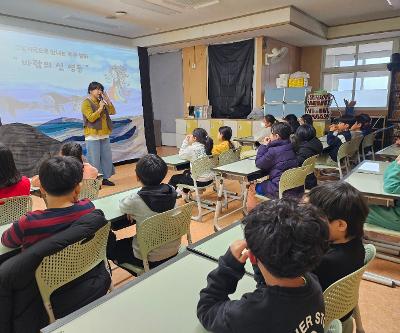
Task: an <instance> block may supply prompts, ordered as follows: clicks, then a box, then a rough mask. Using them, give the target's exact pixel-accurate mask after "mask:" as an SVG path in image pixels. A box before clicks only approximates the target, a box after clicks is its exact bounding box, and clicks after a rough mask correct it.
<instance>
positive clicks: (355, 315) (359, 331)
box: [353, 304, 365, 333]
mask: <svg viewBox="0 0 400 333" xmlns="http://www.w3.org/2000/svg"><path fill="white" fill-rule="evenodd" d="M353 318H354V320H355V322H356V333H365V331H364V327H363V325H362V321H361V314H360V307H359V306H358V304H357V306H356V307H355V309H354V310H353Z"/></svg>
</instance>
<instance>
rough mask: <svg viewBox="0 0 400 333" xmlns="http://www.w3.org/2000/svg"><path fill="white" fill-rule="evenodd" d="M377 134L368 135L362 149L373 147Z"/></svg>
mask: <svg viewBox="0 0 400 333" xmlns="http://www.w3.org/2000/svg"><path fill="white" fill-rule="evenodd" d="M375 137H376V132H374V133H370V134H367V135H366V136H364V140H363V141H362V149H365V148H369V147H372V146H373V145H374V142H375Z"/></svg>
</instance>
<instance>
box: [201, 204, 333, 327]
mask: <svg viewBox="0 0 400 333" xmlns="http://www.w3.org/2000/svg"><path fill="white" fill-rule="evenodd" d="M243 224H245V230H244V235H245V240H238V241H236V242H234V243H232V245H231V246H230V248H229V249H228V251H227V252H226V254H225V255H224V256H222V257H220V259H219V262H218V267H217V268H216V269H215V270H213V271H212V272H211V273H210V274H209V275H208V277H207V287H206V288H205V289H203V290H201V291H200V301H199V303H198V305H197V316H198V318H199V320H200V322H201V323H202V325H203V326H204V327H205V328H206V329H207V330H209V331H212V332H246V333H252V332H268V333H278V332H279V333H282V332H303V333H312V332H314V333H322V332H324V301H323V296H322V291H321V287H320V285H319V283H318V281H317V279H316V278H315V276H313V275H312V274H310V273H309V272H310V271H312V270H313V269H314V268H315V267H316V265H318V263H319V261H320V259H321V257H322V255H323V254H324V252H325V250H326V247H327V241H328V234H329V230H328V225H327V223H326V221H325V220H324V218H323V217H322V216H321V215H320V214H319V212H318V211H317V210H316V209H315V208H314V207H312V206H311V205H301V207H300V205H299V204H297V203H296V202H294V201H292V200H289V199H281V200H271V201H267V202H263V203H261V204H260V205H258V206H257V207H256V208H255V209H253V210H252V211H251V212H250V213H249V215H247V216H246V217H245V218H244V219H243ZM248 258H249V259H250V261H251V262H252V263H253V265H257V266H258V268H259V271H261V274H257V275H255V279H256V281H257V286H256V290H254V291H253V292H249V293H246V294H244V295H243V296H242V298H241V299H240V300H237V301H232V300H230V299H229V294H232V293H233V292H234V291H235V290H236V287H237V284H238V282H239V280H240V279H241V278H242V277H243V275H244V274H245V269H244V265H245V262H246V260H247V259H248Z"/></svg>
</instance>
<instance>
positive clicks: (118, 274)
mask: <svg viewBox="0 0 400 333" xmlns="http://www.w3.org/2000/svg"><path fill="white" fill-rule="evenodd" d="M176 152H177V150H176V148H175V147H161V148H159V149H158V153H159V154H160V155H161V156H167V155H172V154H176ZM172 174H174V172H173V171H168V174H167V177H166V182H167V181H168V180H169V178H170V177H171V175H172ZM111 180H112V181H114V182H115V184H116V186H114V187H108V186H105V187H103V188H102V189H101V190H100V196H105V195H109V194H112V193H116V192H120V191H124V190H127V189H129V188H132V187H135V186H138V185H139V184H138V182H137V180H136V176H135V164H134V163H132V164H124V165H119V166H117V167H116V174H115V175H114V176H113V177H112V178H111ZM227 186H228V188H229V189H232V190H233V191H239V186H238V184H237V182H233V181H231V182H229V181H228V182H227ZM209 198H214V199H215V198H216V195H215V194H210V195H209ZM179 203H180V202H179ZM116 204H118V203H116ZM238 206H239V203H230V206H229V208H230V209H231V208H236V207H238ZM44 207H45V206H44V202H43V200H42V199H40V198H37V197H34V205H33V208H34V209H43V208H44ZM213 217H214V214H213V213H210V214H208V215H206V216H204V217H203V222H196V221H192V223H191V226H190V230H191V235H192V240H193V242H196V241H199V240H200V239H202V238H204V237H206V236H208V235H210V234H212V233H213V232H214V230H213ZM241 217H242V214H241V213H240V212H239V213H236V214H233V215H231V216H230V217H228V218H226V219H225V221H223V222H222V223H221V224H222V225H223V224H226V225H229V224H230V223H232V222H233V221H236V220H239V219H240V218H241ZM134 233H135V228H134V227H131V228H127V229H124V230H121V231H119V232H118V237H120V238H124V237H128V236H131V235H133V234H134ZM368 271H370V272H374V273H377V274H381V275H385V276H388V277H391V278H394V279H397V280H400V265H399V264H395V263H392V262H388V261H384V260H380V259H375V260H374V261H373V262H372V263H371V264H370V266H369V268H368ZM112 279H113V283H114V286H115V287H116V288H118V287H120V286H122V285H123V284H125V283H126V282H128V281H130V280H131V279H132V276H131V275H130V274H129V273H127V272H126V271H124V270H123V269H121V268H118V267H115V268H114V269H113V277H112ZM204 283H206V282H205V281H204ZM359 305H360V311H361V316H362V321H363V325H364V328H365V332H367V333H378V332H379V333H382V332H385V333H397V332H399V325H400V287H397V288H390V287H386V286H382V285H379V284H376V283H372V282H369V281H364V280H363V281H362V282H361V287H360V301H359Z"/></svg>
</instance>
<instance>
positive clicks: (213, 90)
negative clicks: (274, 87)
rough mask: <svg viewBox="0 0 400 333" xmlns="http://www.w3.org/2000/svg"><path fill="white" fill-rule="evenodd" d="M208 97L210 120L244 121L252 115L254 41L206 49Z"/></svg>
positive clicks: (213, 46) (212, 46)
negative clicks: (231, 119) (242, 119)
mask: <svg viewBox="0 0 400 333" xmlns="http://www.w3.org/2000/svg"><path fill="white" fill-rule="evenodd" d="M208 57H209V65H208V71H209V75H208V96H209V97H208V98H209V100H210V105H212V117H213V118H239V119H240V118H246V117H247V115H248V114H249V113H250V112H251V99H252V87H253V65H254V40H253V39H250V40H246V41H242V42H237V43H231V44H221V45H211V46H209V47H208Z"/></svg>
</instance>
